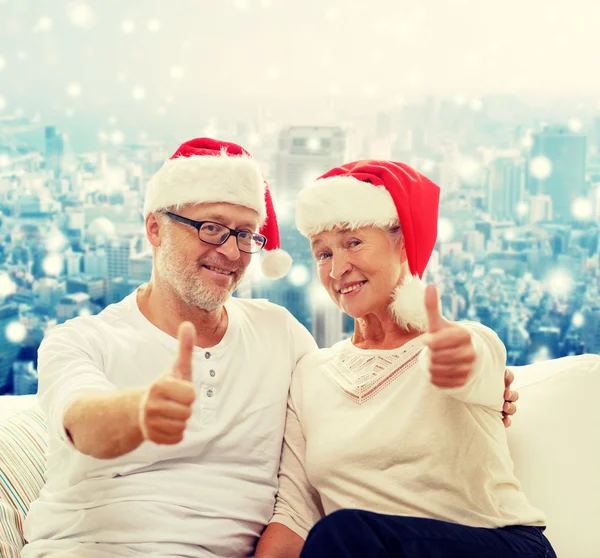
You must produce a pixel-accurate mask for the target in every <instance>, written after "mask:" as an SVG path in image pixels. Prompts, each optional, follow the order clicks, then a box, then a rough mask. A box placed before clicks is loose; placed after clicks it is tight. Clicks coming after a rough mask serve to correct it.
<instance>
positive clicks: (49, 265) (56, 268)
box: [42, 254, 64, 276]
mask: <svg viewBox="0 0 600 558" xmlns="http://www.w3.org/2000/svg"><path fill="white" fill-rule="evenodd" d="M63 265H64V261H63V258H62V256H61V255H60V254H48V256H46V257H45V258H44V261H43V262H42V269H43V270H44V273H45V274H46V275H51V276H56V275H60V274H61V273H62V270H63Z"/></svg>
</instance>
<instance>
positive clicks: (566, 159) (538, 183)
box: [528, 126, 587, 222]
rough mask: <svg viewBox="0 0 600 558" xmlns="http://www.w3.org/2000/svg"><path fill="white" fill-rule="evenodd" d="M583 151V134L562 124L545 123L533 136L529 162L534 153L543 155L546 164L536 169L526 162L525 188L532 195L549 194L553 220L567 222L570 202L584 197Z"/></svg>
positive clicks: (585, 141) (570, 212) (584, 150)
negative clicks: (549, 125)
mask: <svg viewBox="0 0 600 558" xmlns="http://www.w3.org/2000/svg"><path fill="white" fill-rule="evenodd" d="M586 151H587V137H586V136H584V135H581V134H576V133H573V132H571V131H570V130H569V129H568V128H567V127H564V126H551V127H547V128H546V129H545V130H544V131H542V132H540V133H538V134H534V136H533V146H532V148H531V154H530V156H531V161H530V162H531V163H532V166H534V165H535V158H536V157H545V158H546V159H547V160H548V162H549V163H550V168H549V169H547V170H546V169H544V172H541V173H536V171H535V169H532V168H531V166H530V169H529V172H528V188H529V192H530V193H531V194H532V195H539V194H545V195H548V196H550V198H551V199H552V214H553V219H554V220H555V221H558V222H561V221H564V222H571V221H572V220H573V215H572V206H573V202H574V201H575V200H576V199H577V198H582V197H585V194H586V192H585V171H586ZM546 164H547V163H546ZM532 170H533V172H532ZM548 171H549V172H548ZM536 174H537V176H536Z"/></svg>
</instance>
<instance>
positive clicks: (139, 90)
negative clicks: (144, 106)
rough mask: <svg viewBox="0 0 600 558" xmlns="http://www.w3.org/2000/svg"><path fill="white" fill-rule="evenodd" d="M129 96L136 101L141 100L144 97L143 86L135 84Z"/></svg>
mask: <svg viewBox="0 0 600 558" xmlns="http://www.w3.org/2000/svg"><path fill="white" fill-rule="evenodd" d="M131 96H132V97H133V98H134V99H135V100H136V101H142V100H143V99H145V98H146V90H145V89H144V88H143V87H140V86H139V85H137V86H136V87H134V88H133V89H132V91H131Z"/></svg>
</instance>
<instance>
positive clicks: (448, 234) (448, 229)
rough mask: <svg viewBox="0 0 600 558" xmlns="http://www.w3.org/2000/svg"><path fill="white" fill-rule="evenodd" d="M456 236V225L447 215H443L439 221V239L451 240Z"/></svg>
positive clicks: (443, 240)
mask: <svg viewBox="0 0 600 558" xmlns="http://www.w3.org/2000/svg"><path fill="white" fill-rule="evenodd" d="M453 237H454V225H453V224H452V221H450V219H448V218H447V217H441V218H440V219H439V221H438V240H439V241H440V242H450V240H452V238H453Z"/></svg>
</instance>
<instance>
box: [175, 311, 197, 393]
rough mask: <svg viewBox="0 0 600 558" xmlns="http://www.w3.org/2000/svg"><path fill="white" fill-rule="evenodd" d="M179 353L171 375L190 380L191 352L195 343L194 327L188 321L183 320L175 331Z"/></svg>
mask: <svg viewBox="0 0 600 558" xmlns="http://www.w3.org/2000/svg"><path fill="white" fill-rule="evenodd" d="M177 339H179V355H178V356H177V360H176V361H175V364H174V365H173V376H174V377H175V378H179V379H180V380H187V381H188V382H191V381H192V354H193V352H194V345H195V344H196V328H195V327H194V324H192V323H190V322H183V323H182V324H181V325H180V326H179V331H178V332H177Z"/></svg>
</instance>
